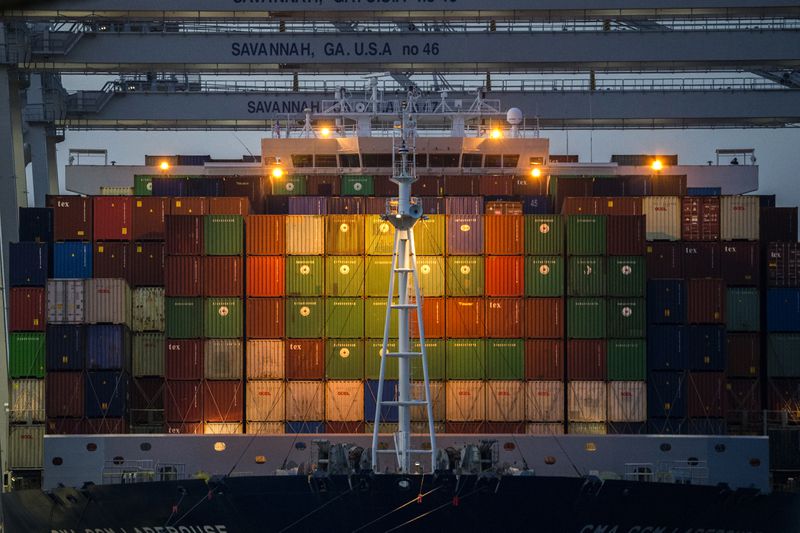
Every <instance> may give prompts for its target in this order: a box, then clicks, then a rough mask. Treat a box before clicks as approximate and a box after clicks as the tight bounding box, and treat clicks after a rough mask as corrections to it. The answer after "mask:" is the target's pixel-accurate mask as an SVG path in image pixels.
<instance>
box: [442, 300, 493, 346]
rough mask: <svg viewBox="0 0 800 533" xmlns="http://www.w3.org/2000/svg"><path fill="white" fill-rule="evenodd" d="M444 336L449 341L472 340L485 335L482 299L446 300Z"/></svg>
mask: <svg viewBox="0 0 800 533" xmlns="http://www.w3.org/2000/svg"><path fill="white" fill-rule="evenodd" d="M445 308H446V311H445V312H446V313H447V320H446V324H445V334H446V335H447V337H449V338H451V339H472V338H478V337H483V336H484V335H485V324H486V321H485V318H484V314H485V313H484V301H483V298H447V299H446V300H445Z"/></svg>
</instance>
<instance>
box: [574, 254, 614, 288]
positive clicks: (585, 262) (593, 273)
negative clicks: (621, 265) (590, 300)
mask: <svg viewBox="0 0 800 533" xmlns="http://www.w3.org/2000/svg"><path fill="white" fill-rule="evenodd" d="M567 272H568V274H567V279H568V283H567V294H568V295H569V296H603V295H605V293H606V258H605V257H597V256H572V257H570V258H569V265H568V266H567Z"/></svg>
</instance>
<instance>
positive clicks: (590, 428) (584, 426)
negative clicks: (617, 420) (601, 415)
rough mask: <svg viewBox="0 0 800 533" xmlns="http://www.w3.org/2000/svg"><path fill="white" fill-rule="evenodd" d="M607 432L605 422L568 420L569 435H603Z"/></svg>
mask: <svg viewBox="0 0 800 533" xmlns="http://www.w3.org/2000/svg"><path fill="white" fill-rule="evenodd" d="M606 433H607V430H606V424H605V422H570V423H569V434H570V435H605V434H606Z"/></svg>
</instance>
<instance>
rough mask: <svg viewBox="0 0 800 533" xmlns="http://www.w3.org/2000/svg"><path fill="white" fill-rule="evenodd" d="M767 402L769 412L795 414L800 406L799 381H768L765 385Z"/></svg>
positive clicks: (795, 379)
mask: <svg viewBox="0 0 800 533" xmlns="http://www.w3.org/2000/svg"><path fill="white" fill-rule="evenodd" d="M767 401H768V403H767V409H768V410H770V411H789V412H790V413H796V412H797V411H798V406H800V379H797V378H794V379H775V378H773V379H770V380H769V382H768V383H767ZM795 419H797V415H795Z"/></svg>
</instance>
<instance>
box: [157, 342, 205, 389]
mask: <svg viewBox="0 0 800 533" xmlns="http://www.w3.org/2000/svg"><path fill="white" fill-rule="evenodd" d="M164 377H166V378H167V379H168V380H177V381H192V380H199V379H202V378H203V341H202V340H201V339H188V340H175V339H168V340H167V341H166V342H165V343H164Z"/></svg>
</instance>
